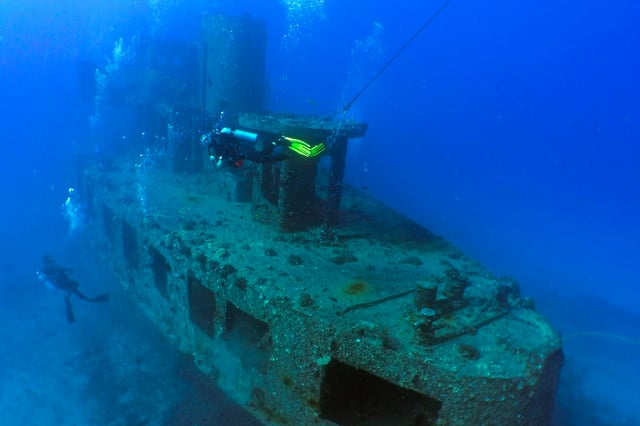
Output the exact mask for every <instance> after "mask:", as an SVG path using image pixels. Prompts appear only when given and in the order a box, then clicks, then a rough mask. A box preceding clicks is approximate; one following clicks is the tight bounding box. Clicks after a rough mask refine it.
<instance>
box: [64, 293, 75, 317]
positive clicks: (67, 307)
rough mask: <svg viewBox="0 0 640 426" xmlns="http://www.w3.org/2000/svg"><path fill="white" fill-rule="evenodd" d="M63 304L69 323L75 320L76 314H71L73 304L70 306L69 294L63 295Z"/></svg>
mask: <svg viewBox="0 0 640 426" xmlns="http://www.w3.org/2000/svg"><path fill="white" fill-rule="evenodd" d="M64 306H65V308H66V311H67V321H69V323H72V322H76V316H75V315H74V314H73V306H71V296H70V295H69V294H67V295H65V296H64Z"/></svg>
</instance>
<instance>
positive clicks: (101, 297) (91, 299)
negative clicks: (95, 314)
mask: <svg viewBox="0 0 640 426" xmlns="http://www.w3.org/2000/svg"><path fill="white" fill-rule="evenodd" d="M74 293H75V294H76V296H78V297H79V298H80V299H82V300H85V301H87V302H92V303H96V302H106V301H107V300H109V293H104V294H101V295H99V296H96V297H88V296H86V295H84V294H82V293H80V292H79V291H78V290H75V291H74Z"/></svg>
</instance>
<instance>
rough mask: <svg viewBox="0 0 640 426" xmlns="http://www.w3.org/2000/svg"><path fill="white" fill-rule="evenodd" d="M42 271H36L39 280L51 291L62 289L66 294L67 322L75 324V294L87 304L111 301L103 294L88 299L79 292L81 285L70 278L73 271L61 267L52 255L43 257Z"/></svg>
mask: <svg viewBox="0 0 640 426" xmlns="http://www.w3.org/2000/svg"><path fill="white" fill-rule="evenodd" d="M42 264H43V266H42V271H36V275H37V276H38V279H39V280H40V281H41V282H42V283H43V284H44V285H46V286H47V287H49V288H51V289H60V290H62V291H64V292H65V295H64V303H65V308H66V311H67V320H68V321H69V322H70V323H71V322H75V320H76V317H75V315H74V314H73V307H72V306H71V295H72V294H75V295H76V296H78V297H79V298H80V299H82V300H85V301H87V302H92V303H96V302H106V301H107V300H109V294H108V293H105V294H101V295H99V296H96V297H88V296H86V295H84V294H83V293H81V292H80V291H79V290H78V287H79V286H80V283H78V282H77V281H75V280H73V279H72V278H71V277H70V274H71V273H72V270H71V269H68V268H63V267H61V266H59V265H58V264H57V263H56V261H55V260H54V259H53V257H51V255H48V254H47V255H44V256H43V257H42Z"/></svg>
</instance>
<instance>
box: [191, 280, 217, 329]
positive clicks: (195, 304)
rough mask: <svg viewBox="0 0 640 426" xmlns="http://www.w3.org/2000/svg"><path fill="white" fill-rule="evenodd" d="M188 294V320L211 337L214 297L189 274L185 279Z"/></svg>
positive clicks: (214, 305)
mask: <svg viewBox="0 0 640 426" xmlns="http://www.w3.org/2000/svg"><path fill="white" fill-rule="evenodd" d="M187 289H188V290H187V291H188V292H189V318H190V319H191V321H192V322H193V323H194V324H195V325H197V326H198V327H199V328H200V329H201V330H202V331H204V332H205V333H206V334H208V335H209V336H212V337H213V333H214V330H215V328H214V316H215V313H216V296H215V294H214V293H213V291H211V290H210V289H208V288H207V287H205V286H204V285H202V281H200V280H199V279H198V278H196V277H195V276H194V274H193V273H191V272H190V273H189V275H188V278H187Z"/></svg>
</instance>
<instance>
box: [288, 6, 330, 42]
mask: <svg viewBox="0 0 640 426" xmlns="http://www.w3.org/2000/svg"><path fill="white" fill-rule="evenodd" d="M281 1H282V4H283V6H284V7H285V9H286V11H287V21H288V23H289V28H288V30H287V33H286V34H285V35H284V37H283V38H282V42H283V45H284V48H285V50H288V49H290V48H293V47H295V46H296V45H297V44H298V43H299V42H300V41H301V40H302V39H304V38H306V37H309V36H310V35H311V34H312V33H311V29H312V28H313V24H315V23H316V22H318V21H321V20H323V19H325V18H326V15H325V0H281Z"/></svg>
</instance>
